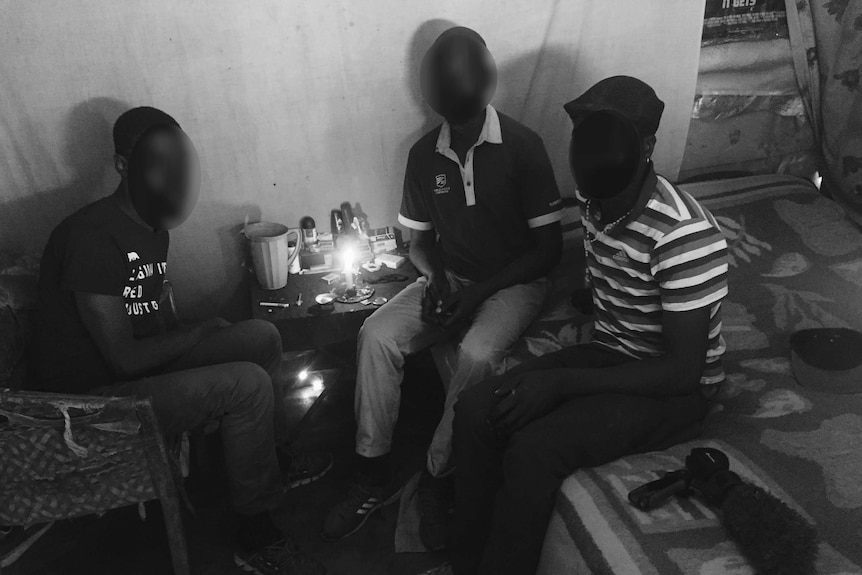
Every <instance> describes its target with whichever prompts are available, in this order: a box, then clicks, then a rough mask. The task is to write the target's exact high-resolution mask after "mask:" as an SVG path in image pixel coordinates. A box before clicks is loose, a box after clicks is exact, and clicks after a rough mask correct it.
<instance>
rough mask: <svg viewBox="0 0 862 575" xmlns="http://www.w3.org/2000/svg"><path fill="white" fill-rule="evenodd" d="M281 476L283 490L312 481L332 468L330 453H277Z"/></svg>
mask: <svg viewBox="0 0 862 575" xmlns="http://www.w3.org/2000/svg"><path fill="white" fill-rule="evenodd" d="M279 462H280V463H281V476H282V481H283V482H284V488H285V491H289V490H291V489H296V488H297V487H301V486H303V485H308V484H309V483H313V482H315V481H317V480H318V479H320V478H321V477H323V476H324V475H326V474H327V473H328V472H329V470H330V469H332V455H331V454H329V453H326V452H324V453H292V452H289V451H285V452H283V453H281V454H279Z"/></svg>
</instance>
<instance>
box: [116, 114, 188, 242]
mask: <svg viewBox="0 0 862 575" xmlns="http://www.w3.org/2000/svg"><path fill="white" fill-rule="evenodd" d="M127 178H128V186H129V194H130V196H131V199H132V205H133V206H134V208H135V211H137V212H138V215H139V216H140V217H141V219H143V220H144V221H145V222H147V224H148V225H150V226H152V227H154V228H156V229H171V228H175V227H177V226H179V225H180V224H182V223H183V222H184V221H185V220H186V219H187V218H188V217H189V215H190V214H191V212H192V210H193V209H194V207H195V204H196V203H197V200H198V194H199V192H200V165H199V163H198V155H197V151H196V150H195V147H194V145H193V144H192V142H191V140H190V139H189V137H188V136H187V135H186V134H185V133H184V132H183V131H182V130H180V129H179V128H176V127H159V128H154V129H152V130H150V131H149V132H147V133H146V134H145V135H144V136H143V137H142V138H141V139H140V140H139V141H138V143H137V144H136V145H135V148H134V150H132V154H131V157H130V158H129V162H128V174H127Z"/></svg>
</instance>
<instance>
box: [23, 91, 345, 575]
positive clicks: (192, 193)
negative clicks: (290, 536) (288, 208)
mask: <svg viewBox="0 0 862 575" xmlns="http://www.w3.org/2000/svg"><path fill="white" fill-rule="evenodd" d="M114 145H115V149H116V156H115V164H116V168H117V172H119V174H120V176H121V178H122V179H121V182H120V185H119V186H118V187H117V190H116V192H114V193H113V194H112V195H110V196H107V197H104V198H102V199H100V200H98V201H96V202H94V203H92V204H90V205H88V206H85V207H84V208H82V209H80V210H79V211H78V212H76V213H75V214H73V215H71V216H69V217H68V218H66V220H64V221H63V222H62V223H61V224H60V225H59V226H57V228H56V229H55V230H54V232H53V233H52V234H51V237H50V239H49V241H48V245H47V247H46V248H45V253H44V255H43V258H42V269H41V274H40V278H39V311H40V317H39V335H38V341H37V345H36V358H37V361H36V362H35V365H34V368H35V371H36V374H37V380H38V385H39V387H40V388H41V389H43V390H50V391H57V392H66V393H70V392H71V393H94V394H103V395H116V396H124V395H137V396H142V397H148V398H150V399H151V400H152V402H153V407H154V409H155V412H156V415H157V417H158V419H159V422H160V424H161V426H162V430H163V431H164V432H165V433H166V434H177V433H181V432H183V431H185V430H188V429H191V428H193V427H196V426H199V425H201V424H202V423H204V422H206V421H208V420H212V419H218V420H220V422H221V432H222V437H223V440H224V449H225V459H226V463H227V471H228V480H229V483H230V487H231V497H232V500H233V506H234V509H235V510H236V512H237V522H238V528H239V529H238V538H237V551H236V554H235V556H234V559H235V561H236V562H237V564H238V565H240V566H242V567H244V568H245V569H246V570H248V571H254V572H256V573H281V572H282V571H281V567H283V566H284V565H294V566H296V565H297V564H298V563H299V562H303V563H305V564H308V561H307V560H305V559H303V558H302V556H300V555H299V554H298V553H296V552H295V551H294V548H293V547H292V546H288V545H281V544H277V543H279V541H280V540H281V539H283V537H282V535H281V534H280V533H279V532H278V530H277V529H276V528H275V526H274V525H273V523H272V520H271V518H270V516H269V513H270V512H271V511H272V510H273V509H275V507H276V506H277V505H278V504H279V503H280V502H281V500H282V496H283V494H284V492H285V489H290V488H291V487H295V486H298V485H301V484H304V483H307V482H308V481H309V480H310V479H314V478H317V477H319V476H321V475H322V474H323V473H325V472H326V470H328V468H329V467H330V465H331V459H330V458H329V457H328V456H324V457H319V458H316V457H308V456H305V457H302V458H296V457H294V458H291V457H290V456H289V455H288V454H287V452H285V451H284V447H283V443H284V441H285V439H286V435H287V431H288V430H287V429H286V425H285V417H284V415H285V412H284V410H285V405H284V396H283V394H282V390H281V385H280V384H279V381H278V380H277V379H276V378H274V377H273V376H274V375H275V373H276V370H277V368H278V366H279V363H280V361H281V339H280V336H279V333H278V331H277V330H276V329H275V328H274V327H273V326H272V324H269V323H267V322H262V321H254V320H252V321H245V322H240V323H237V324H234V325H231V324H229V323H228V322H226V321H224V320H221V319H212V320H208V321H205V322H202V323H198V324H195V325H192V326H190V327H183V328H180V329H175V330H172V331H168V330H166V329H164V327H163V321H162V319H161V318H162V314H161V312H162V311H163V310H162V309H161V307H162V303H161V300H162V284H163V281H164V277H165V271H166V266H167V264H166V261H167V255H168V231H167V230H168V229H170V228H172V227H175V226H177V225H179V224H180V223H182V222H183V221H184V220H185V219H186V217H187V216H188V215H189V213H190V212H191V210H192V208H193V207H194V204H195V202H196V200H197V194H198V188H199V182H198V178H199V167H198V162H197V155H196V152H195V149H194V146H193V145H192V143H191V141H190V140H189V138H188V136H186V134H185V133H184V132H183V131H182V130H181V129H180V127H179V125H178V124H177V122H176V121H175V120H174V119H173V118H171V117H170V116H169V115H167V114H165V113H164V112H161V111H159V110H156V109H154V108H145V107H144V108H135V109H132V110H129V111H128V112H126V113H124V114H123V115H121V116H120V118H119V119H118V120H117V122H116V124H115V125H114ZM280 467H281V468H280ZM282 475H284V476H282ZM302 572H303V573H305V572H306V571H302ZM308 572H313V570H312V571H308Z"/></svg>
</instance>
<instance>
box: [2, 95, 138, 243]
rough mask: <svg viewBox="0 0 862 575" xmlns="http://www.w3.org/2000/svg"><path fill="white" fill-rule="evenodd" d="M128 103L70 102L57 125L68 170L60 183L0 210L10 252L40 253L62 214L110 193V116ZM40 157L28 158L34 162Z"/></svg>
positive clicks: (101, 100) (4, 239) (113, 117)
mask: <svg viewBox="0 0 862 575" xmlns="http://www.w3.org/2000/svg"><path fill="white" fill-rule="evenodd" d="M129 107H130V106H129V105H128V104H126V103H124V102H121V101H119V100H114V99H111V98H92V99H89V100H86V101H84V102H81V103H80V104H77V105H76V106H74V107H73V108H72V109H71V110H70V111H69V114H68V116H67V117H66V121H65V125H64V126H63V156H62V158H63V163H64V164H65V165H66V167H68V168H69V170H70V171H71V172H72V174H73V175H72V179H71V180H70V181H69V182H68V183H67V184H65V185H63V186H60V187H58V188H54V189H49V190H40V191H32V193H30V194H28V195H27V196H25V197H23V198H19V199H15V200H12V201H10V202H8V203H6V204H4V205H3V206H2V210H0V246H3V247H4V248H3V249H4V250H7V251H9V252H12V253H15V254H28V255H33V256H41V255H42V250H43V249H44V247H45V244H46V243H47V241H48V236H49V235H50V234H51V231H52V230H53V229H54V227H56V226H57V224H59V223H60V222H61V221H62V220H63V219H64V218H65V217H66V216H68V215H70V214H72V213H73V212H75V211H76V210H78V209H79V208H81V207H83V206H84V205H86V204H88V203H90V202H92V201H94V200H96V199H98V198H100V197H102V196H104V195H106V194H108V193H110V192H111V191H112V190H113V186H115V185H116V182H117V177H114V176H115V172H114V145H113V138H112V133H111V129H112V127H113V125H114V120H116V119H117V117H118V116H119V115H120V114H122V113H123V112H124V111H126V110H128V109H129ZM39 161H40V158H30V163H32V164H35V165H38V162H39Z"/></svg>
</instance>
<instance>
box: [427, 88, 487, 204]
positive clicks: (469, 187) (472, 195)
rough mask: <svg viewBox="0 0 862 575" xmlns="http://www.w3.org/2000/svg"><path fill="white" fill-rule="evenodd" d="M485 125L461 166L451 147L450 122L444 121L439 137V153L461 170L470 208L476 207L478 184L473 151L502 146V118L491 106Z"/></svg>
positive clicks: (465, 194) (465, 195)
mask: <svg viewBox="0 0 862 575" xmlns="http://www.w3.org/2000/svg"><path fill="white" fill-rule="evenodd" d="M485 112H486V113H485V123H484V124H483V125H482V131H481V132H480V133H479V138H478V139H477V140H476V143H475V144H473V145H472V146H471V147H470V149H469V150H467V157H466V161H465V162H464V164H463V165H461V160H459V159H458V154H456V153H455V151H454V150H453V149H452V147H451V143H452V129H451V128H450V127H449V122H447V121H446V120H443V125H442V126H440V135H439V136H437V153H438V154H441V155H443V156H445V157H447V158H449V159H450V160H452V161H453V162H455V163H456V164H458V169H459V170H461V180H462V181H463V182H464V199H465V200H466V201H467V205H468V206H475V205H476V182H475V178H474V177H473V151H474V150H475V149H476V147H477V146H481V145H482V144H484V143H485V142H487V143H489V144H502V143H503V132H502V130H500V116H498V115H497V110H495V109H494V107H493V106H491V105H489V106H488V107H487V108H485Z"/></svg>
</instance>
